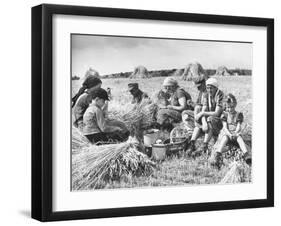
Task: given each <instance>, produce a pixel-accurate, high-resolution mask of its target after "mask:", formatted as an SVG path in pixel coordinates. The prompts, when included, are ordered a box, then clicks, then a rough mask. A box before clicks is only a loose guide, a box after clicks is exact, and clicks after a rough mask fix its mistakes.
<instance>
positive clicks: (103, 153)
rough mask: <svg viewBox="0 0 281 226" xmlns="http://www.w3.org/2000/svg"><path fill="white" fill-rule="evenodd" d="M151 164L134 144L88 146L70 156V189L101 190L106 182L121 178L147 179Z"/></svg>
mask: <svg viewBox="0 0 281 226" xmlns="http://www.w3.org/2000/svg"><path fill="white" fill-rule="evenodd" d="M154 167H155V163H154V162H152V161H151V160H150V159H149V158H148V157H147V156H146V155H145V154H143V153H141V152H140V151H138V142H137V141H136V140H135V139H134V138H131V137H130V138H129V140H128V141H127V142H125V143H120V144H110V145H102V146H95V145H93V146H91V147H89V148H87V149H86V150H82V151H80V152H77V153H74V154H73V156H72V188H73V189H74V190H87V189H96V188H103V187H104V186H105V185H106V182H108V181H113V180H120V179H121V178H123V177H126V176H128V177H131V176H141V175H145V176H148V175H149V174H151V173H152V170H153V168H154Z"/></svg>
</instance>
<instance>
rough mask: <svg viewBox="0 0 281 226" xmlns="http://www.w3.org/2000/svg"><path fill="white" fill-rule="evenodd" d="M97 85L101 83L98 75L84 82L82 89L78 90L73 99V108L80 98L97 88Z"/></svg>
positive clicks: (88, 77) (89, 76) (89, 77)
mask: <svg viewBox="0 0 281 226" xmlns="http://www.w3.org/2000/svg"><path fill="white" fill-rule="evenodd" d="M97 83H101V80H100V79H99V77H98V76H97V75H91V74H90V75H88V76H87V77H86V78H85V80H84V82H83V83H82V86H81V88H80V89H79V90H78V92H77V93H76V95H75V96H74V97H73V98H72V107H74V105H75V103H76V101H77V100H78V98H79V97H80V96H81V95H82V94H83V93H84V92H85V91H86V90H87V89H91V88H93V87H95V86H96V85H97Z"/></svg>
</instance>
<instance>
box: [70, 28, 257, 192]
mask: <svg viewBox="0 0 281 226" xmlns="http://www.w3.org/2000/svg"><path fill="white" fill-rule="evenodd" d="M70 42H71V45H70V52H71V59H70V61H71V63H70V65H71V69H70V71H71V74H70V75H69V76H71V84H70V86H71V94H70V101H69V102H70V104H69V109H70V114H71V122H69V123H70V124H71V127H72V129H71V150H70V152H71V153H70V155H71V162H70V164H71V167H70V169H71V172H70V177H71V191H73V192H76V191H89V190H95V189H132V188H134V189H136V188H147V187H150V188H152V187H155V188H156V187H165V186H166V187H167V186H168V187H171V186H199V185H205V186H206V185H213V184H220V185H221V186H224V185H227V184H242V183H252V182H253V177H252V173H253V172H252V154H253V155H254V153H252V148H251V147H252V118H253V114H254V113H253V110H252V103H253V98H252V96H253V91H252V76H254V75H253V74H252V71H253V43H252V42H247V41H231V40H202V39H175V38H174V39H173V38H162V37H136V36H113V35H112V36H110V35H100V34H99V35H97V34H78V33H73V34H71V38H70ZM66 85H68V84H66ZM253 164H254V162H253Z"/></svg>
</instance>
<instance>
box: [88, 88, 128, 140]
mask: <svg viewBox="0 0 281 226" xmlns="http://www.w3.org/2000/svg"><path fill="white" fill-rule="evenodd" d="M89 95H91V99H92V103H91V104H90V105H89V107H88V108H87V110H86V112H85V114H84V117H83V124H84V127H83V134H84V135H85V136H86V137H87V138H88V140H89V141H90V142H92V143H97V142H100V141H109V140H115V141H120V142H122V141H125V140H126V139H127V138H128V136H129V131H128V130H127V129H124V128H122V127H120V126H116V125H113V124H109V123H107V120H106V119H105V117H104V113H103V110H102V108H103V106H104V105H105V102H106V101H108V100H109V98H108V95H107V92H106V91H105V90H104V89H102V88H97V89H95V90H93V91H92V92H91V93H90V94H89Z"/></svg>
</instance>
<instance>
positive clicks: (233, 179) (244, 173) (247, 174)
mask: <svg viewBox="0 0 281 226" xmlns="http://www.w3.org/2000/svg"><path fill="white" fill-rule="evenodd" d="M250 181H251V167H249V166H248V165H247V164H246V163H244V162H240V161H234V162H232V164H230V166H229V170H228V171H227V173H226V174H225V176H224V177H223V178H222V180H221V181H220V184H235V183H241V182H250Z"/></svg>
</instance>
